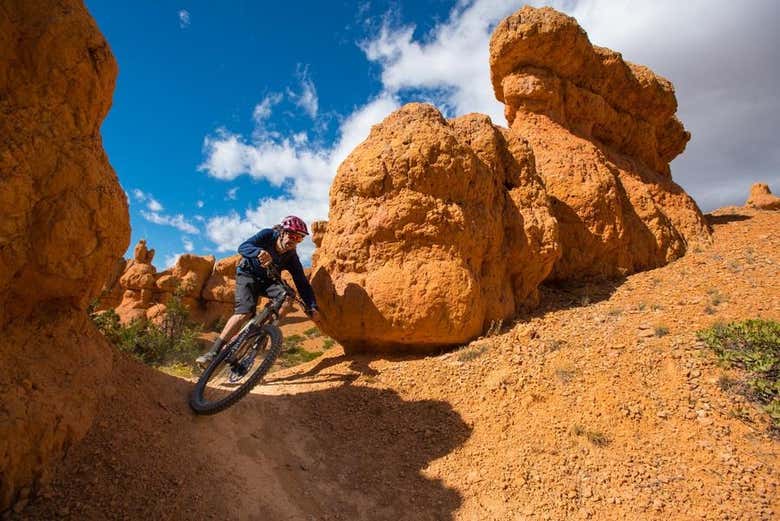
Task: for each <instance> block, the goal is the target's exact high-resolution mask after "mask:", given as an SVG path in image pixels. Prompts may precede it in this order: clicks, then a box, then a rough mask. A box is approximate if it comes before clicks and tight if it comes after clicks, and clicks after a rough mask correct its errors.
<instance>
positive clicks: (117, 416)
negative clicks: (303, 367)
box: [21, 354, 471, 521]
mask: <svg viewBox="0 0 780 521" xmlns="http://www.w3.org/2000/svg"><path fill="white" fill-rule="evenodd" d="M331 360H334V362H327V361H326V363H325V364H323V365H322V366H320V367H315V368H314V369H313V370H312V371H310V373H311V374H308V373H307V376H309V378H308V379H307V378H304V377H301V378H297V379H290V378H283V379H273V378H269V382H268V383H269V384H271V385H273V387H267V388H266V391H273V392H274V393H275V394H274V395H269V394H250V395H249V396H247V397H245V398H244V399H243V400H242V401H240V402H239V403H238V404H236V405H235V406H234V407H232V408H230V409H228V410H227V411H224V412H223V413H220V414H218V415H216V416H208V417H197V416H194V415H193V414H192V413H191V412H190V410H189V407H188V406H187V404H186V398H187V394H188V393H189V391H190V388H191V384H190V383H188V382H185V381H183V380H180V379H178V378H175V377H172V376H168V375H166V374H163V373H160V372H157V371H155V370H153V369H150V368H147V367H145V366H143V365H141V364H139V363H137V362H135V361H133V360H129V359H127V358H126V357H124V356H123V355H120V354H117V355H116V356H115V366H114V371H113V374H112V376H111V378H110V380H111V381H112V382H113V384H112V385H111V386H109V389H110V393H109V394H108V395H107V396H106V398H105V400H104V402H103V406H102V409H101V411H100V412H99V414H98V417H97V419H96V421H95V423H94V425H93V427H92V429H91V431H90V432H89V433H88V435H87V437H86V439H85V440H84V441H83V442H82V443H80V444H79V445H77V446H75V447H73V448H71V450H70V451H69V454H68V456H67V457H66V459H65V461H64V462H63V463H62V464H61V465H60V466H59V468H58V469H57V470H56V473H55V478H54V481H53V485H52V491H51V492H49V493H48V494H47V497H44V498H42V499H37V500H36V501H33V502H32V504H31V505H30V506H29V507H28V508H27V509H26V511H25V512H24V515H23V516H22V517H21V518H22V519H54V518H59V517H62V516H63V515H65V516H66V517H67V516H68V515H69V516H72V518H74V519H83V520H93V519H95V520H96V519H101V520H102V519H123V518H128V519H211V518H214V519H216V518H219V519H264V520H269V521H274V520H277V519H279V520H281V519H333V520H342V519H343V520H346V519H349V520H353V519H354V520H358V519H363V520H393V521H395V520H398V519H416V520H418V519H419V520H448V519H453V515H454V512H455V511H456V510H457V509H458V508H459V506H460V505H461V503H462V501H463V498H462V496H461V494H460V493H459V492H458V491H457V490H455V489H452V488H449V487H447V486H445V485H444V484H443V483H442V482H441V481H440V480H437V479H431V478H429V477H427V476H426V475H425V474H424V470H425V469H426V468H427V467H428V465H429V464H430V463H431V462H432V461H434V460H436V459H438V458H441V457H443V456H445V455H447V454H448V453H450V452H452V451H453V450H455V449H456V448H457V447H458V446H460V445H462V444H463V443H464V442H465V441H466V440H467V439H468V438H469V436H470V435H471V428H470V427H469V426H468V425H467V424H466V423H465V422H464V421H463V419H462V418H461V417H460V416H459V415H458V414H457V413H456V412H455V411H453V409H452V407H451V406H450V404H449V403H447V402H442V401H435V400H419V401H410V400H404V399H402V398H401V397H400V396H399V395H398V394H397V393H396V392H395V391H391V390H388V389H382V388H378V386H374V384H375V383H376V382H375V381H374V382H373V383H372V384H371V386H369V385H365V384H362V383H361V384H360V385H356V384H354V383H353V382H354V380H355V379H356V378H359V377H360V376H362V375H366V376H372V374H373V375H375V374H376V371H375V370H373V369H371V368H370V367H368V360H367V359H361V358H358V359H356V360H354V363H352V364H350V366H349V368H346V367H341V368H337V369H335V370H334V369H331V370H330V371H326V374H322V378H319V377H318V374H320V373H319V372H320V371H323V370H324V369H327V368H329V367H331V366H332V365H334V364H335V363H343V362H344V361H345V358H344V357H341V358H336V359H331ZM312 376H313V377H312ZM372 377H373V376H372ZM322 381H341V382H343V383H344V385H340V386H337V387H330V388H327V389H316V390H307V389H306V388H305V387H304V385H306V384H314V386H313V387H312V389H315V388H316V386H317V385H318V382H322ZM288 391H289V393H290V394H281V393H286V392H288ZM302 391H303V392H302ZM260 392H263V390H262V388H261V389H260Z"/></svg>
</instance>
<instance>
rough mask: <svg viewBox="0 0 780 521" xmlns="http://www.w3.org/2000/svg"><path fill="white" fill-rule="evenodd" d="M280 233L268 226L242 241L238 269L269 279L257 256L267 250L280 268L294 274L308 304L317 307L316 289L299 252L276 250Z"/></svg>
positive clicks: (239, 271)
mask: <svg viewBox="0 0 780 521" xmlns="http://www.w3.org/2000/svg"><path fill="white" fill-rule="evenodd" d="M279 233H280V232H279V231H278V230H274V229H272V228H266V229H264V230H260V231H259V232H258V233H256V234H255V235H253V236H252V237H250V238H249V239H247V240H246V241H244V242H243V243H241V246H239V247H238V253H240V254H241V255H242V256H243V257H244V258H243V259H242V260H241V262H239V263H238V268H237V270H236V271H237V272H238V273H243V274H245V275H251V276H253V277H255V278H256V279H258V280H264V281H268V273H267V272H266V270H265V268H263V267H262V266H261V265H260V260H259V259H258V258H257V256H258V255H259V254H260V250H265V251H267V252H268V253H269V254H270V255H271V259H272V260H273V262H274V264H276V265H277V266H278V267H279V270H286V271H287V272H289V273H290V275H292V278H293V282H295V288H296V289H297V290H298V294H300V296H301V299H302V300H303V302H304V303H305V304H306V306H307V307H308V308H310V309H316V308H317V301H316V300H315V299H314V290H312V289H311V284H309V280H308V279H307V278H306V274H305V273H304V272H303V266H301V260H300V259H299V258H298V252H296V251H295V249H292V250H289V251H286V252H284V253H282V254H281V255H279V254H278V253H277V252H276V240H277V239H278V238H279ZM269 282H270V281H269Z"/></svg>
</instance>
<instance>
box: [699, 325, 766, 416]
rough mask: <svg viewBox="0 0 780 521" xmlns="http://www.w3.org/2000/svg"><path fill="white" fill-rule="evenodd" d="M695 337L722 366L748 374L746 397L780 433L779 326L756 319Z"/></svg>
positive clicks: (712, 328) (715, 328)
mask: <svg viewBox="0 0 780 521" xmlns="http://www.w3.org/2000/svg"><path fill="white" fill-rule="evenodd" d="M696 336H697V337H698V339H699V340H701V341H703V342H704V343H705V344H706V345H707V346H708V347H710V348H711V349H712V350H713V351H714V352H715V354H716V355H717V356H718V359H719V360H720V361H721V362H722V363H724V364H726V365H727V366H729V367H735V368H739V369H741V370H743V371H744V372H745V389H744V390H743V391H742V392H743V394H745V396H746V397H748V398H749V399H751V400H753V401H755V402H757V403H759V404H761V405H762V406H763V407H764V410H766V412H767V413H768V414H769V416H770V418H771V420H772V425H773V428H774V429H775V430H780V322H776V321H773V320H763V319H755V320H744V321H741V322H732V323H729V324H716V325H714V326H712V327H711V328H709V329H704V330H701V331H698V332H697V333H696ZM735 387H736V386H735Z"/></svg>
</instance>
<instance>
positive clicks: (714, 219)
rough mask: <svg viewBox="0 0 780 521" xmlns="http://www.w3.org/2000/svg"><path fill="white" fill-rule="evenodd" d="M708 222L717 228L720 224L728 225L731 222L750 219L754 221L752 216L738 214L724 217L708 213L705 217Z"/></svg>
mask: <svg viewBox="0 0 780 521" xmlns="http://www.w3.org/2000/svg"><path fill="white" fill-rule="evenodd" d="M705 217H706V219H707V222H708V223H710V225H711V226H716V225H719V224H728V223H731V222H739V221H747V220H748V219H752V217H751V216H750V215H744V214H738V213H729V214H724V215H712V214H710V213H708V214H707V215H705Z"/></svg>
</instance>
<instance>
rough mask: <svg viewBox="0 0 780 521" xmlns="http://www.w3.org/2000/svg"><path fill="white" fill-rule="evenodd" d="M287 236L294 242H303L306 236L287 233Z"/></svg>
mask: <svg viewBox="0 0 780 521" xmlns="http://www.w3.org/2000/svg"><path fill="white" fill-rule="evenodd" d="M287 235H288V236H289V237H290V239H292V241H293V242H296V243H297V242H301V241H302V240H303V239H304V238H305V237H306V236H305V235H302V234H300V233H295V232H287Z"/></svg>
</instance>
